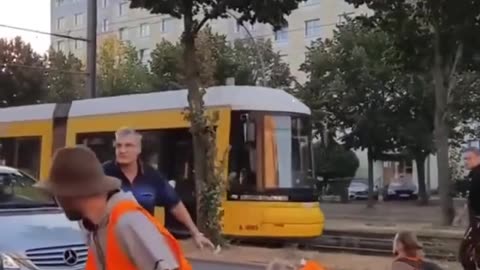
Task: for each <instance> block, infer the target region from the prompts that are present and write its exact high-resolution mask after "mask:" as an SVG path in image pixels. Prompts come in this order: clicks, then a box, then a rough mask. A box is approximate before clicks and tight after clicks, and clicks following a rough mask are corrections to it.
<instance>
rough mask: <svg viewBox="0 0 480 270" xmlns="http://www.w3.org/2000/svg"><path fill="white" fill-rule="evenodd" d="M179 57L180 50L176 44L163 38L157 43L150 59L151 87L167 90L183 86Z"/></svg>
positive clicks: (180, 56) (180, 55) (180, 54)
mask: <svg viewBox="0 0 480 270" xmlns="http://www.w3.org/2000/svg"><path fill="white" fill-rule="evenodd" d="M181 58H182V50H181V47H180V46H179V45H178V44H173V43H171V42H170V41H167V40H165V39H163V40H162V41H161V42H160V43H157V45H156V47H155V49H154V50H153V51H152V57H151V60H150V71H151V73H152V86H153V89H155V90H157V91H167V90H177V89H181V88H182V87H183V83H182V82H183V78H182V76H181V74H182V70H183V69H182V66H181Z"/></svg>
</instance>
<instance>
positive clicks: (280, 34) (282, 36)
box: [275, 27, 288, 43]
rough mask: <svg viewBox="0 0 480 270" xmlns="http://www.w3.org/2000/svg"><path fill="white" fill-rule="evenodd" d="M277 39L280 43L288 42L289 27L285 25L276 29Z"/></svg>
mask: <svg viewBox="0 0 480 270" xmlns="http://www.w3.org/2000/svg"><path fill="white" fill-rule="evenodd" d="M275 41H276V42H279V43H283V42H288V28H287V27H284V28H282V29H280V30H278V31H275Z"/></svg>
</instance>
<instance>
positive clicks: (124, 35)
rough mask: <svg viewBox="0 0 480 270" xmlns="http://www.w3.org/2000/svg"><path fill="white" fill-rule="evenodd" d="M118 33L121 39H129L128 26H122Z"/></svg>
mask: <svg viewBox="0 0 480 270" xmlns="http://www.w3.org/2000/svg"><path fill="white" fill-rule="evenodd" d="M118 33H119V38H120V40H123V41H125V40H127V39H128V29H127V28H120V29H119V30H118Z"/></svg>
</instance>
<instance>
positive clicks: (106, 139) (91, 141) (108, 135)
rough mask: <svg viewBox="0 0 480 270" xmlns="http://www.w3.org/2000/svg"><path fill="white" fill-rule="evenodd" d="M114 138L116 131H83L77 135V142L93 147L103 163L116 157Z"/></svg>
mask: <svg viewBox="0 0 480 270" xmlns="http://www.w3.org/2000/svg"><path fill="white" fill-rule="evenodd" d="M114 140H115V133H114V132H101V133H81V134H78V135H77V144H83V145H85V146H87V147H89V148H90V149H92V151H93V152H95V154H97V158H98V159H99V160H100V162H102V163H103V162H105V161H108V160H113V159H114V158H115V149H114V147H113V142H114Z"/></svg>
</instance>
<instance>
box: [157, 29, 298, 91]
mask: <svg viewBox="0 0 480 270" xmlns="http://www.w3.org/2000/svg"><path fill="white" fill-rule="evenodd" d="M196 42H197V52H196V55H197V61H198V62H199V63H200V65H201V68H200V72H199V74H200V75H199V77H200V82H199V83H200V85H201V86H203V87H208V86H213V85H223V84H225V81H226V80H227V78H229V77H233V78H235V84H236V85H261V84H262V82H263V79H264V78H263V72H262V64H261V61H260V59H259V58H258V55H261V56H262V58H263V61H264V65H265V76H266V78H265V79H266V83H265V85H266V86H268V87H272V88H280V89H284V90H290V88H291V86H292V84H293V76H292V75H291V72H290V68H289V66H288V64H287V63H285V62H284V61H283V60H282V58H281V56H280V54H279V53H278V52H274V50H273V48H272V43H271V41H270V40H268V39H267V40H263V39H258V40H255V41H253V40H251V39H238V40H236V41H235V42H234V44H233V45H232V46H230V45H229V44H228V42H227V40H226V36H225V35H220V34H217V33H212V31H211V29H210V28H206V29H204V30H202V31H200V33H199V35H198V37H197V41H196ZM182 51H183V49H182V45H181V44H173V43H171V42H169V41H166V40H162V41H161V42H160V43H159V44H157V46H156V48H155V50H154V51H153V52H152V61H151V64H150V66H151V70H152V73H153V82H152V84H153V85H154V86H155V87H154V88H155V89H157V90H160V91H165V90H175V89H181V88H182V87H183V86H182V85H184V78H185V74H184V73H183V70H184V69H183V68H182V66H183V64H182V63H181V55H182Z"/></svg>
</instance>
